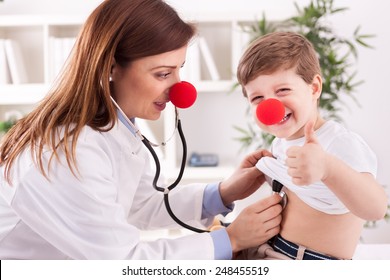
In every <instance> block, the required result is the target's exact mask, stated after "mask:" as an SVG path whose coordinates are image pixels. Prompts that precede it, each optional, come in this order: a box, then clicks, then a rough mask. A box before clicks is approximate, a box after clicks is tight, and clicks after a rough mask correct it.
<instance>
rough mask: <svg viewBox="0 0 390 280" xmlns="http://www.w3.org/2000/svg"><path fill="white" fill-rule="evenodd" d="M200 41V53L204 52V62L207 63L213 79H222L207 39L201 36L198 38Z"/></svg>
mask: <svg viewBox="0 0 390 280" xmlns="http://www.w3.org/2000/svg"><path fill="white" fill-rule="evenodd" d="M198 42H199V49H200V53H201V54H202V57H203V60H204V62H205V64H206V68H207V70H208V71H209V74H210V78H211V80H213V81H218V80H220V76H219V72H218V69H217V66H216V64H215V61H214V58H213V55H212V53H211V51H210V48H209V46H208V44H207V41H206V39H205V37H203V36H200V37H199V38H198Z"/></svg>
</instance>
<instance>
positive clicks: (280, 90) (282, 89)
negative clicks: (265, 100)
mask: <svg viewBox="0 0 390 280" xmlns="http://www.w3.org/2000/svg"><path fill="white" fill-rule="evenodd" d="M289 90H290V89H289V88H281V89H278V90H277V91H276V93H279V92H280V93H285V92H287V91H289Z"/></svg>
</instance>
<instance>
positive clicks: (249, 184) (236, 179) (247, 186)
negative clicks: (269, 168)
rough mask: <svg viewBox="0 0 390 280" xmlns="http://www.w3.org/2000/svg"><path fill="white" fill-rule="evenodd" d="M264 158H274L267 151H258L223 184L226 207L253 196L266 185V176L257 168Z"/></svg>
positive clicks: (220, 189) (250, 155) (221, 187)
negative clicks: (257, 164)
mask: <svg viewBox="0 0 390 280" xmlns="http://www.w3.org/2000/svg"><path fill="white" fill-rule="evenodd" d="M264 156H271V157H272V154H271V153H270V152H269V151H267V150H258V151H255V152H253V153H251V154H249V155H248V156H246V157H245V159H244V160H243V161H242V163H241V164H240V166H239V168H238V169H237V170H236V171H235V172H234V173H233V175H232V176H230V177H229V178H228V179H227V180H225V181H222V182H221V184H220V186H219V192H220V194H221V198H222V201H223V203H224V204H225V205H226V206H227V205H230V204H231V203H233V202H234V201H236V200H240V199H243V198H246V197H247V196H249V195H251V194H252V193H254V192H255V191H256V190H257V189H258V188H259V187H260V186H261V185H262V184H263V183H264V181H265V178H264V174H263V173H262V172H261V171H260V170H259V169H257V168H256V167H255V165H256V163H257V162H258V161H259V160H260V159H261V158H262V157H264Z"/></svg>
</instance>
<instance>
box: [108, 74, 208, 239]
mask: <svg viewBox="0 0 390 280" xmlns="http://www.w3.org/2000/svg"><path fill="white" fill-rule="evenodd" d="M196 95H197V92H196V89H195V87H194V86H193V85H192V84H190V83H188V82H185V81H182V82H180V83H177V84H174V85H173V86H172V87H171V89H170V92H169V98H170V100H171V102H172V103H173V105H175V129H174V131H173V133H172V135H171V136H170V137H169V138H168V139H167V140H166V141H164V142H162V143H161V144H155V143H153V142H151V141H149V140H148V139H147V138H146V137H145V136H144V135H143V134H142V133H141V132H140V130H139V129H138V128H137V127H136V126H135V125H134V123H133V122H132V121H131V120H130V119H129V118H128V117H127V116H126V114H125V113H124V112H123V111H122V109H121V108H120V107H119V105H118V103H117V102H116V101H115V100H114V99H113V98H112V97H111V101H112V103H113V104H114V106H115V107H116V108H117V109H118V111H119V113H120V114H121V115H122V117H123V119H124V120H125V121H126V123H127V124H128V125H129V126H130V127H131V128H132V129H133V130H134V133H135V134H136V135H137V136H138V137H139V138H140V139H141V141H142V143H143V144H144V145H145V147H146V148H147V149H148V150H149V152H150V154H151V155H152V157H153V159H154V162H155V165H156V171H155V175H154V178H153V183H152V185H153V187H154V189H156V190H157V191H159V192H162V193H163V194H164V204H165V208H166V209H167V211H168V214H169V215H170V216H171V218H172V219H173V220H174V221H175V222H176V223H177V224H179V225H181V226H182V227H184V228H186V229H189V230H192V231H194V232H198V233H202V232H209V231H208V230H203V229H199V228H195V227H192V226H190V225H188V224H186V223H184V222H183V221H181V220H180V219H179V218H178V217H177V216H176V215H175V214H174V213H173V211H172V208H171V206H170V203H169V193H170V191H171V190H173V189H174V188H175V187H176V186H177V185H178V184H179V183H180V181H181V179H182V177H183V173H184V169H185V165H186V162H187V142H186V139H185V137H184V133H183V129H182V126H181V120H180V118H179V112H178V110H177V108H182V109H184V108H188V107H190V106H192V105H193V103H194V102H195V100H196ZM176 131H177V132H178V133H179V136H180V140H181V143H182V149H183V155H182V160H181V164H180V170H179V174H178V175H177V178H176V180H175V181H174V182H173V183H172V184H170V185H169V186H167V187H165V188H163V187H159V186H157V182H158V179H159V177H160V171H161V166H160V160H159V159H158V156H157V154H156V152H155V151H154V148H153V147H159V146H160V145H161V146H165V145H166V144H167V142H168V141H169V140H170V139H171V138H172V137H173V135H174V134H175V132H176Z"/></svg>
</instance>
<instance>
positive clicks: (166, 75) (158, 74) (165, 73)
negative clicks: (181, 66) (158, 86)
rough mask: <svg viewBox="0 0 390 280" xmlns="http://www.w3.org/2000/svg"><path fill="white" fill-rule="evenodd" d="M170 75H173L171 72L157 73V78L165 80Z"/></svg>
mask: <svg viewBox="0 0 390 280" xmlns="http://www.w3.org/2000/svg"><path fill="white" fill-rule="evenodd" d="M170 74H171V72H164V73H157V77H159V78H163V79H165V78H167V77H168V76H169V75H170Z"/></svg>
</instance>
